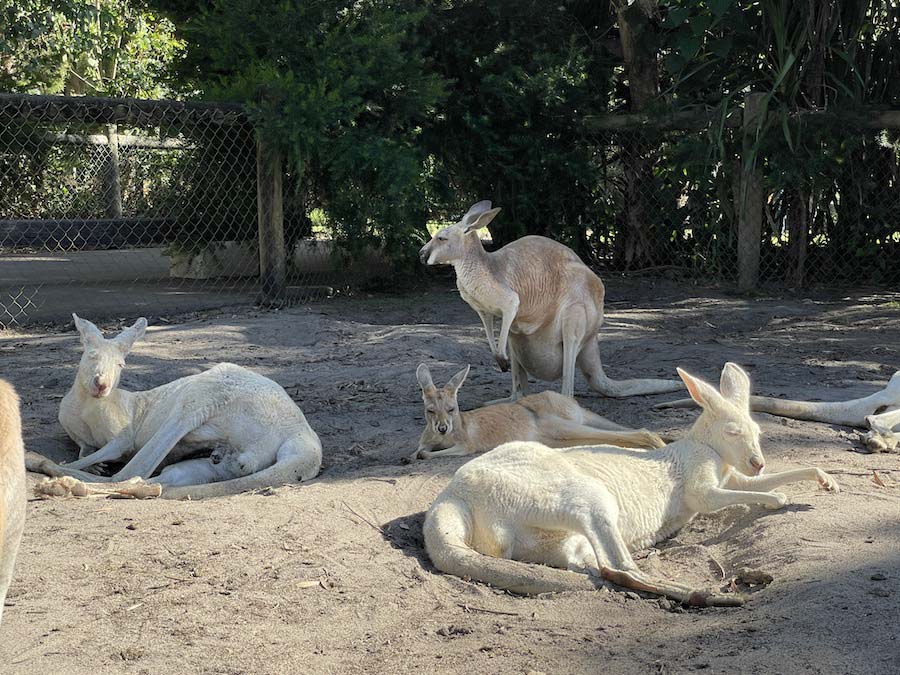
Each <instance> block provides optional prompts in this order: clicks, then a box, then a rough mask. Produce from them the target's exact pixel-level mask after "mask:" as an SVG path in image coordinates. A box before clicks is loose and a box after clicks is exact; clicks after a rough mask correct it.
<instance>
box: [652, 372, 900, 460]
mask: <svg viewBox="0 0 900 675" xmlns="http://www.w3.org/2000/svg"><path fill="white" fill-rule="evenodd" d="M693 405H694V402H693V401H692V400H691V399H689V398H688V399H681V400H678V401H672V402H670V403H660V404H659V405H655V406H653V408H654V410H663V409H666V408H687V407H691V406H693ZM750 409H751V410H754V411H757V412H765V413H770V414H772V415H778V416H779V417H790V418H792V419H796V420H807V421H810V422H824V423H825V424H837V425H840V426H847V427H856V428H858V429H869V432H868V433H866V434H865V435H862V441H863V443H864V444H865V446H866V447H867V448H868V449H869V450H870V451H871V452H886V451H889V450H894V449H895V448H896V447H897V445H898V444H900V436H898V434H897V433H895V431H896V432H900V370H898V371H897V372H896V373H894V375H893V377H891V379H890V381H889V382H888V384H887V386H886V387H885V388H884V389H882V390H881V391H878V392H875V393H874V394H870V395H869V396H865V397H863V398H856V399H852V400H850V401H834V402H832V401H814V402H813V401H790V400H788V399H781V398H770V397H768V396H751V397H750Z"/></svg>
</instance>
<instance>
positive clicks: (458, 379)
mask: <svg viewBox="0 0 900 675" xmlns="http://www.w3.org/2000/svg"><path fill="white" fill-rule="evenodd" d="M469 367H470V366H466V367H465V368H463V369H462V370H461V371H459V372H458V373H457V374H456V375H454V376H453V377H451V378H450V381H449V382H448V383H447V384H446V385H445V386H444V389H445V390H447V391H449V392H450V393H452V394H453V395H454V396H456V392H457V391H459V388H460V387H461V386H462V383H463V382H465V381H466V376H468V374H469Z"/></svg>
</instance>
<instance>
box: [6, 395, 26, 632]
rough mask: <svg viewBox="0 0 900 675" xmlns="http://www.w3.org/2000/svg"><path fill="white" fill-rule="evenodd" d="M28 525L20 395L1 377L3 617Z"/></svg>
mask: <svg viewBox="0 0 900 675" xmlns="http://www.w3.org/2000/svg"><path fill="white" fill-rule="evenodd" d="M24 525H25V449H24V447H23V445H22V420H21V417H20V416H19V397H18V396H16V392H15V390H14V389H13V388H12V386H11V385H10V384H9V383H8V382H5V381H4V380H0V620H2V618H3V602H4V600H6V591H7V589H8V588H9V583H10V581H11V580H12V573H13V566H14V564H15V561H16V554H17V553H18V551H19V542H20V541H21V539H22V530H23V528H24Z"/></svg>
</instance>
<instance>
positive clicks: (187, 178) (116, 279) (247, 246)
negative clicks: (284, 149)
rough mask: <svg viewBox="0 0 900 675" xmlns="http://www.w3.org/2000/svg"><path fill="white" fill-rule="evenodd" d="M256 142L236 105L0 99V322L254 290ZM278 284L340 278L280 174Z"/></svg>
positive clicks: (158, 305)
mask: <svg viewBox="0 0 900 675" xmlns="http://www.w3.org/2000/svg"><path fill="white" fill-rule="evenodd" d="M256 161H257V159H256V144H255V140H254V134H253V129H252V128H251V126H250V125H249V124H248V122H247V120H246V118H245V116H244V114H243V113H242V112H241V110H240V109H239V108H237V107H235V106H222V105H214V104H183V103H177V102H172V101H155V102H153V101H127V100H110V99H88V98H72V99H62V98H57V97H52V98H51V97H25V96H12V95H6V96H0V326H2V327H6V328H8V327H10V326H15V325H24V324H28V323H36V322H41V321H54V322H55V321H59V320H61V319H64V318H65V317H66V316H68V314H70V313H71V312H72V311H75V312H79V313H84V314H85V315H86V316H104V317H113V316H119V315H122V316H133V315H135V314H138V313H146V314H153V315H161V314H165V313H168V312H178V311H186V310H194V309H201V308H204V307H213V306H222V305H227V304H233V303H241V302H248V301H252V300H253V299H255V298H256V296H257V294H258V293H259V290H260V289H259V286H260V284H259V253H258V225H257V219H258V213H257V173H256ZM284 182H285V186H284V221H285V229H286V231H287V234H288V240H289V241H288V244H289V248H288V250H287V252H286V257H287V284H288V285H289V286H290V287H294V289H295V290H298V291H299V292H298V293H295V297H311V296H315V295H324V294H328V293H330V292H332V291H333V290H334V289H335V288H336V287H338V288H339V287H340V285H341V284H346V283H347V279H346V275H344V274H341V270H340V269H338V268H339V267H340V263H337V262H335V257H334V256H333V255H331V246H330V242H328V241H327V240H326V239H325V237H324V235H323V234H322V233H318V234H316V233H314V232H313V231H312V229H311V228H306V229H305V230H303V228H299V227H297V226H296V223H297V222H299V221H307V220H308V218H306V217H305V213H304V209H303V204H302V200H301V199H300V197H299V196H298V194H297V191H296V190H295V189H294V187H295V186H294V181H292V177H291V175H290V173H289V172H287V173H286V175H285V180H284Z"/></svg>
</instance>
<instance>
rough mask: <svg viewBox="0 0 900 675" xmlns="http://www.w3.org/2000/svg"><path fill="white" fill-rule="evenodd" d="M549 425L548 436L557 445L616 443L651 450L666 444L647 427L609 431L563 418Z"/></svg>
mask: <svg viewBox="0 0 900 675" xmlns="http://www.w3.org/2000/svg"><path fill="white" fill-rule="evenodd" d="M547 426H548V430H549V431H550V433H549V434H548V436H549V437H550V438H552V440H553V444H554V445H557V446H559V445H560V444H562V446H563V447H568V446H570V445H580V444H584V443H596V444H598V445H615V446H618V447H620V448H641V449H647V450H651V449H653V448H661V447H663V446H664V445H665V444H666V443H665V441H663V439H662V438H660V436H659V434H656V433H654V432H653V431H648V430H647V429H634V430H629V431H609V430H607V429H595V428H594V427H589V426H585V425H583V424H576V423H574V422H569V421H567V420H562V419H560V420H555V421H554V422H553V424H552V425H547Z"/></svg>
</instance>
